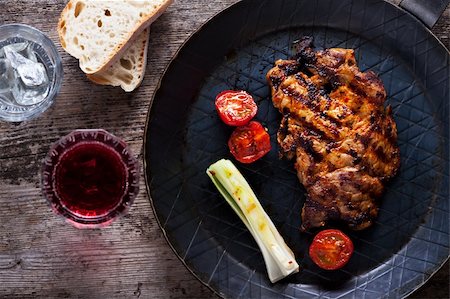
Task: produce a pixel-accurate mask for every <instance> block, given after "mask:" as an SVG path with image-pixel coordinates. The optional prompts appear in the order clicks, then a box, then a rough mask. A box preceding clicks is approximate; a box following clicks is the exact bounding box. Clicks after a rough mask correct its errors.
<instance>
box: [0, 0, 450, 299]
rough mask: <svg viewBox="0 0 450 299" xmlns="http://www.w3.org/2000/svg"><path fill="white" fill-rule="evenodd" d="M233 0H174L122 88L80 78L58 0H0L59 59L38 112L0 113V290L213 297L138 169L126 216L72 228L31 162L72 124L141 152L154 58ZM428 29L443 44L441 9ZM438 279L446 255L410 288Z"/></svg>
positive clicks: (430, 286) (441, 288)
mask: <svg viewBox="0 0 450 299" xmlns="http://www.w3.org/2000/svg"><path fill="white" fill-rule="evenodd" d="M235 1H236V0H215V1H206V0H176V1H175V2H174V3H173V5H171V6H170V7H169V9H168V10H167V11H166V13H165V14H164V15H162V16H161V17H160V18H159V19H158V20H157V21H156V22H155V23H154V24H153V25H152V32H151V40H150V47H149V57H148V66H147V74H146V77H145V80H144V82H143V84H142V86H141V87H140V88H139V89H138V90H137V91H135V92H133V93H130V94H126V93H124V92H122V91H121V90H120V89H118V88H112V87H103V86H96V85H94V84H92V83H90V81H88V80H87V79H86V77H85V76H84V75H83V73H82V72H81V71H80V70H79V68H78V65H77V61H76V60H75V59H74V58H72V57H71V56H69V55H68V54H67V53H66V52H64V51H63V50H62V48H61V47H60V45H59V41H58V37H57V33H56V24H57V20H58V17H59V13H60V11H61V10H62V9H63V7H64V5H65V2H66V1H64V0H19V1H18V0H1V1H0V24H6V23H24V24H28V25H32V26H34V27H37V28H38V29H40V30H41V31H43V32H44V33H46V34H47V35H48V36H49V37H50V38H51V39H52V40H53V41H54V42H55V43H56V45H57V46H58V50H59V52H60V54H61V56H62V60H63V65H64V82H63V86H62V89H61V92H60V94H59V96H58V98H57V100H56V102H55V104H54V105H53V106H52V107H51V108H50V109H49V110H48V111H47V112H46V113H44V114H43V115H42V116H41V117H39V118H37V119H35V120H32V121H29V122H22V123H5V122H0V297H2V298H5V297H7V298H54V297H56V298H60V297H64V298H66V297H73V298H133V297H141V298H169V297H170V298H214V297H215V295H214V294H213V293H212V291H210V290H209V289H208V288H207V287H205V286H203V285H202V284H201V283H200V282H199V281H197V280H196V279H195V278H194V276H192V275H191V274H190V273H189V271H188V270H186V268H185V267H184V266H183V265H182V263H181V262H180V261H179V260H178V258H177V257H176V256H175V254H174V253H173V252H172V250H171V249H170V247H169V246H168V244H167V243H166V240H165V239H164V237H163V235H162V233H161V231H160V229H159V227H158V225H157V222H156V220H155V217H154V215H153V211H152V210H151V207H150V203H149V200H148V196H147V193H146V188H145V183H144V178H143V176H142V178H141V183H140V187H141V192H140V194H139V196H138V197H137V199H136V201H135V203H134V205H133V207H132V208H131V210H130V213H129V214H128V215H127V216H125V217H124V218H122V219H120V220H119V221H117V222H115V223H114V224H113V225H111V226H110V227H107V228H105V229H102V230H78V229H75V228H73V227H71V226H69V225H66V224H65V223H64V222H63V221H62V220H61V219H60V218H59V217H57V216H55V215H54V214H53V213H52V212H51V210H50V209H49V207H48V205H47V203H46V201H45V200H44V198H43V196H42V195H41V192H40V174H39V170H40V165H41V161H42V159H43V158H44V156H45V155H46V153H47V151H48V149H49V146H50V145H51V144H52V143H53V142H54V141H56V140H58V139H59V138H60V137H61V136H63V135H66V134H67V133H69V132H70V131H72V130H75V129H79V128H104V129H106V130H108V131H110V132H112V133H114V134H116V135H117V136H120V137H122V138H123V139H124V140H125V141H126V142H127V143H128V144H129V145H130V146H131V149H132V150H133V151H134V153H135V154H136V155H138V156H139V159H140V160H141V161H142V157H143V147H142V143H143V135H144V126H145V120H146V115H147V111H148V109H149V107H150V105H151V99H152V96H153V94H154V92H155V88H156V86H157V84H158V80H159V78H160V77H161V75H162V73H163V70H164V68H165V67H166V66H167V65H168V63H169V61H170V59H171V57H172V56H173V55H174V54H175V52H176V50H177V49H178V48H179V47H180V45H181V44H182V43H183V42H184V41H185V40H186V39H187V38H188V37H189V35H190V34H191V33H192V32H194V31H195V30H196V29H198V28H199V27H200V26H201V25H202V24H203V23H204V22H205V21H206V20H208V19H209V18H210V17H211V16H213V15H214V14H215V13H217V12H219V11H221V10H222V9H224V8H225V7H227V6H229V5H230V4H231V3H233V2H235ZM392 1H393V2H396V3H398V2H399V1H396V0H392ZM433 32H434V33H435V34H436V35H437V36H438V37H439V38H440V39H441V40H442V41H443V42H444V43H445V44H446V45H447V46H448V44H449V33H450V16H449V9H447V11H446V13H445V14H444V16H443V17H441V19H440V21H439V23H438V24H437V25H436V26H435V27H434V29H433ZM448 282H449V281H448V263H447V264H446V266H445V267H444V268H443V269H442V270H441V271H440V272H439V273H438V274H437V275H436V276H435V277H433V278H432V279H431V280H430V281H429V282H428V283H427V284H426V285H425V286H424V287H423V288H422V289H421V290H419V291H418V292H416V293H415V294H413V297H416V298H422V297H433V296H434V297H436V296H437V297H448V284H449V283H448Z"/></svg>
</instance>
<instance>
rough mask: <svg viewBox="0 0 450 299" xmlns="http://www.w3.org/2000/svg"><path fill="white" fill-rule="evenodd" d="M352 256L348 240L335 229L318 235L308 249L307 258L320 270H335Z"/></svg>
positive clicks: (351, 245) (350, 241)
mask: <svg viewBox="0 0 450 299" xmlns="http://www.w3.org/2000/svg"><path fill="white" fill-rule="evenodd" d="M352 254H353V243H352V240H350V238H349V237H348V236H347V235H346V234H344V233H343V232H341V231H340V230H337V229H326V230H323V231H321V232H320V233H318V234H317V235H316V236H315V237H314V239H313V241H312V243H311V246H310V247H309V256H310V257H311V259H312V260H313V262H314V263H316V265H317V266H319V267H320V268H322V269H325V270H336V269H339V268H341V267H343V266H344V265H345V264H347V262H348V261H349V260H350V257H351V256H352Z"/></svg>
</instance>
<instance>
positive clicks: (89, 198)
mask: <svg viewBox="0 0 450 299" xmlns="http://www.w3.org/2000/svg"><path fill="white" fill-rule="evenodd" d="M126 182H127V169H126V166H125V165H124V163H123V162H122V159H121V157H120V155H119V154H118V153H117V152H116V151H114V150H113V149H111V148H110V147H108V146H107V145H104V144H102V143H99V142H95V141H90V142H89V141H88V142H82V143H79V144H76V145H75V146H73V147H72V148H70V149H69V150H68V151H66V152H65V153H64V154H63V155H62V156H61V157H60V160H59V162H58V164H57V165H56V168H55V181H54V183H55V191H56V196H57V197H59V200H60V201H61V204H62V205H63V206H65V208H66V209H68V210H69V211H71V212H72V213H73V214H75V215H78V216H81V217H91V216H92V217H96V216H101V215H105V214H107V213H108V212H109V211H111V210H113V209H114V208H115V207H116V206H117V205H118V204H120V202H121V200H122V197H123V196H124V194H125V193H126Z"/></svg>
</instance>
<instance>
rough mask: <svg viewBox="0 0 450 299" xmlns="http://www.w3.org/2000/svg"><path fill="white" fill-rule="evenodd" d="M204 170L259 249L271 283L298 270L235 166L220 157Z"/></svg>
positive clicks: (291, 255)
mask: <svg viewBox="0 0 450 299" xmlns="http://www.w3.org/2000/svg"><path fill="white" fill-rule="evenodd" d="M206 173H207V174H208V176H209V177H210V178H211V180H212V181H213V183H214V185H215V186H216V187H217V189H218V190H219V192H220V193H221V194H222V195H223V197H224V198H225V200H226V201H227V202H228V204H229V205H230V206H231V208H232V209H233V210H234V212H236V214H237V215H238V216H239V218H241V220H242V222H244V224H245V226H247V228H248V230H249V231H250V233H251V234H252V236H253V238H254V239H255V241H256V243H257V244H258V246H259V248H260V249H261V252H262V254H263V257H264V261H265V263H266V268H267V273H268V275H269V279H270V281H271V282H273V283H274V282H277V281H278V280H280V279H282V278H284V277H286V276H288V275H290V274H292V273H296V272H298V271H299V265H298V264H297V262H296V261H295V256H294V254H293V252H292V250H291V249H290V248H289V247H288V246H287V245H286V243H285V242H284V239H283V237H281V235H280V233H279V232H278V230H277V229H276V227H275V225H274V224H273V223H272V220H270V218H269V216H268V215H267V213H266V212H265V211H264V209H263V207H262V206H261V204H260V202H259V201H258V199H257V198H256V195H255V193H254V192H253V190H252V189H251V188H250V186H249V184H248V183H247V181H246V180H245V178H244V177H243V176H242V174H241V173H240V172H239V170H238V169H237V168H236V166H234V164H233V163H232V162H231V161H229V160H226V159H222V160H219V161H217V162H216V163H214V164H212V165H211V166H209V168H208V169H207V171H206Z"/></svg>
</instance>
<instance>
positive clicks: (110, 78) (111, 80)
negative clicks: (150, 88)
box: [86, 28, 150, 92]
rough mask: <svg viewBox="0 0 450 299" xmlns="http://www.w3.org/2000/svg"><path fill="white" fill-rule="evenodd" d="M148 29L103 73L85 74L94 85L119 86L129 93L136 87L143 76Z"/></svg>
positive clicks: (145, 63)
mask: <svg viewBox="0 0 450 299" xmlns="http://www.w3.org/2000/svg"><path fill="white" fill-rule="evenodd" d="M149 32H150V28H146V29H145V30H144V31H143V32H142V33H141V34H140V35H139V36H138V38H137V39H136V41H135V42H133V43H132V44H131V46H130V47H129V48H128V49H127V50H126V51H125V53H124V54H123V56H122V57H121V58H119V60H118V61H117V62H116V63H114V64H113V65H112V66H110V67H109V68H108V69H106V70H105V71H101V72H98V73H95V74H86V76H87V77H88V78H89V80H91V81H92V82H94V83H97V84H100V85H112V86H120V87H122V89H123V90H125V91H127V92H130V91H133V90H134V89H135V88H136V87H138V86H139V85H140V84H141V82H142V79H143V78H144V74H145V67H146V65H147V49H148V41H149Z"/></svg>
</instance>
